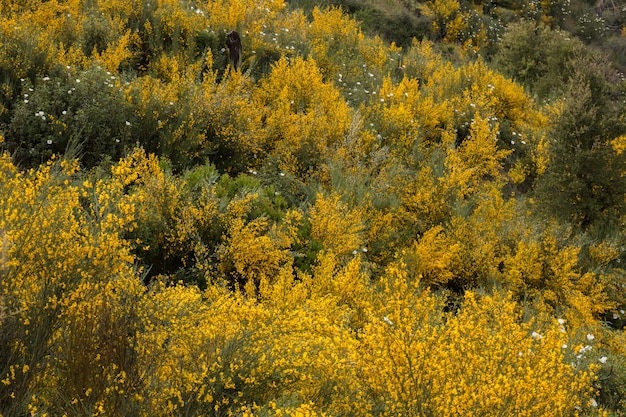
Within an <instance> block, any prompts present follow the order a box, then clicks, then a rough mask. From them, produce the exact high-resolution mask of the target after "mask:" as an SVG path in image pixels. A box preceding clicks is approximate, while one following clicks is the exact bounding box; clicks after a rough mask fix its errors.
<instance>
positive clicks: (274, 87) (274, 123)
mask: <svg viewBox="0 0 626 417" xmlns="http://www.w3.org/2000/svg"><path fill="white" fill-rule="evenodd" d="M256 104H257V105H258V106H260V107H261V108H262V109H263V118H264V120H265V122H264V129H265V132H266V133H265V134H266V135H267V138H266V142H265V143H264V144H263V145H264V146H265V149H267V151H268V152H269V153H270V154H271V155H274V156H276V157H277V158H278V161H279V165H280V167H281V169H283V170H285V171H288V172H292V173H296V174H299V175H301V176H304V177H306V176H309V175H311V174H312V173H313V171H314V170H315V168H316V166H317V164H318V163H319V159H320V158H321V156H322V155H324V154H327V153H328V152H329V151H330V149H332V145H333V144H334V143H336V142H338V141H339V139H340V138H341V137H342V136H343V134H345V133H346V131H347V129H348V126H349V124H350V121H351V116H350V112H349V108H348V106H347V105H346V103H345V102H344V100H343V99H342V98H341V96H340V94H339V92H338V91H337V90H336V89H335V88H334V87H333V86H332V85H331V84H329V83H326V82H324V80H323V78H322V74H321V73H320V71H319V69H318V67H317V65H316V64H315V61H313V60H312V59H308V60H304V59H302V58H299V57H298V58H295V60H291V62H290V61H287V59H285V58H281V59H280V60H279V61H278V62H277V63H276V64H275V65H274V66H273V68H272V72H271V73H270V74H269V75H268V77H267V78H266V79H264V80H263V81H262V82H261V85H260V88H259V90H258V93H257V95H256Z"/></svg>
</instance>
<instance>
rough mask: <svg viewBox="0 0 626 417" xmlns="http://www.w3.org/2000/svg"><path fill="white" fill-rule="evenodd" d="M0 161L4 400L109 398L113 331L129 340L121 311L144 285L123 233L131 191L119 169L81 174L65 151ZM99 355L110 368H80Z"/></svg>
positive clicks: (119, 352)
mask: <svg viewBox="0 0 626 417" xmlns="http://www.w3.org/2000/svg"><path fill="white" fill-rule="evenodd" d="M1 164H2V167H1V172H2V174H0V175H1V177H2V181H0V184H1V185H0V187H2V196H3V197H2V199H1V200H0V201H1V202H0V204H1V206H0V229H1V230H3V235H4V236H3V248H2V249H3V251H4V253H5V255H4V257H5V260H4V262H3V264H4V265H3V279H2V280H1V284H0V285H2V294H3V296H4V303H5V305H6V308H7V310H8V311H11V312H12V314H11V316H10V319H9V321H7V322H5V323H4V325H3V332H4V333H5V336H4V337H3V339H2V340H3V344H2V352H3V358H5V359H4V360H3V364H2V378H3V384H2V386H1V389H2V394H1V399H0V401H1V402H2V404H3V406H2V408H3V410H6V411H7V412H11V410H19V409H20V407H24V406H25V405H26V404H29V403H30V404H31V406H32V407H49V408H50V409H59V408H58V407H61V408H62V407H63V404H65V403H66V402H67V404H66V405H67V406H68V407H70V404H71V407H73V406H75V405H76V404H77V402H79V403H81V404H82V405H88V406H89V407H92V406H95V405H96V404H102V403H98V401H102V402H107V401H108V399H110V398H111V397H110V396H109V395H108V394H110V392H108V391H107V390H109V389H110V388H111V387H112V386H113V385H111V384H112V380H113V379H115V378H116V377H117V376H119V375H118V371H119V372H122V371H123V369H122V368H123V367H124V363H122V362H123V360H124V359H123V356H124V355H125V353H124V352H123V350H124V349H126V350H125V352H128V348H127V347H126V348H125V347H124V345H123V344H121V345H119V347H118V348H115V347H113V346H111V345H108V342H107V340H108V338H114V339H116V338H117V339H116V340H123V341H125V340H126V338H127V333H123V334H120V333H118V332H120V331H122V329H124V328H125V326H132V317H128V316H126V315H125V314H122V313H121V311H122V310H123V308H128V307H130V305H129V306H127V307H123V305H124V304H125V303H126V301H128V300H129V299H131V300H132V299H133V297H136V296H137V294H138V292H139V291H140V289H139V288H138V287H137V286H136V284H138V282H139V281H138V279H137V278H136V272H135V270H134V269H133V267H132V262H133V260H134V257H133V256H132V255H131V254H130V245H129V244H128V242H126V241H125V240H124V239H123V238H122V234H123V232H124V231H125V230H132V228H133V227H134V208H133V199H132V197H130V196H127V195H124V186H125V184H124V181H123V180H122V179H121V178H120V177H114V179H111V180H110V181H104V180H98V181H97V182H95V183H93V182H91V181H89V180H86V181H83V182H82V183H81V182H80V181H78V179H77V174H76V172H77V170H78V166H77V164H76V163H74V162H68V161H67V160H53V161H51V162H49V163H48V164H46V165H43V166H41V167H40V168H39V169H37V170H30V171H27V172H20V171H18V170H17V169H16V168H15V167H14V166H13V165H12V164H11V162H10V159H9V157H8V155H7V154H4V155H3V156H2V158H1ZM107 294H108V295H107ZM105 295H106V296H105ZM101 296H102V297H103V298H99V297H101ZM98 314H102V315H101V316H98ZM126 319H129V320H128V321H126ZM120 338H121V339H120ZM78 352H80V354H79V353H78ZM66 355H67V356H66ZM94 361H101V364H102V367H103V368H106V372H103V371H99V373H101V376H94V375H91V374H87V375H84V376H80V375H82V374H83V372H82V371H81V369H83V368H82V367H84V366H85V365H86V364H93V363H94ZM115 368H117V370H116V369H115ZM18 369H19V372H16V370H18ZM108 378H111V379H108ZM50 387H54V389H50ZM87 391H88V392H87ZM105 391H106V392H105ZM30 392H33V393H37V395H36V396H33V397H32V398H31V395H30V394H29V393H30ZM91 393H93V394H94V396H92V398H91V399H89V400H87V399H86V397H87V396H89V395H90V394H91ZM92 399H94V400H93V401H92ZM7 401H8V402H7ZM107 403H108V402H107ZM9 404H12V405H11V406H9ZM14 407H15V408H14Z"/></svg>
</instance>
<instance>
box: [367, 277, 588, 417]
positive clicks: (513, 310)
mask: <svg viewBox="0 0 626 417" xmlns="http://www.w3.org/2000/svg"><path fill="white" fill-rule="evenodd" d="M382 284H383V293H382V294H381V299H380V301H379V302H380V303H381V304H380V307H378V308H377V311H376V316H375V317H374V318H373V319H372V320H371V322H370V323H368V325H367V326H366V327H365V329H364V331H363V334H362V336H361V340H362V343H361V345H360V346H359V349H360V355H359V366H360V368H361V369H362V377H363V382H364V384H365V386H366V387H367V388H366V389H367V392H368V393H370V395H371V398H372V399H377V400H378V402H377V404H378V407H379V408H378V414H379V415H398V414H403V415H415V416H422V415H433V414H435V415H442V416H447V415H480V414H487V415H492V414H498V413H502V414H506V415H513V414H514V415H529V416H531V415H570V413H572V412H573V411H574V409H575V408H576V407H586V406H587V403H586V399H587V397H586V396H587V395H588V391H587V390H588V389H589V386H590V385H589V384H590V382H591V380H592V374H591V373H589V372H585V371H578V370H577V369H576V368H575V367H573V366H572V365H570V364H567V363H565V361H564V353H563V348H562V345H563V344H565V343H566V341H567V336H566V335H565V334H564V333H562V332H561V331H560V329H559V326H558V325H557V324H556V323H555V324H548V325H541V324H540V323H533V322H532V321H531V322H524V321H520V313H519V307H518V306H517V305H516V303H515V302H513V301H512V300H511V298H510V296H508V295H500V294H497V293H496V294H494V295H492V296H487V295H483V296H480V295H478V294H476V293H471V292H470V293H467V294H466V296H465V299H464V302H463V304H462V305H461V306H460V310H459V311H458V312H456V313H454V314H452V313H449V314H445V313H442V308H443V306H444V301H443V299H442V298H440V297H437V296H435V295H433V294H430V293H429V292H428V291H424V290H421V289H420V285H419V280H408V279H407V275H406V273H405V272H403V270H402V269H397V268H396V269H392V270H389V271H388V273H387V275H386V277H385V278H384V281H383V283H382ZM556 380H558V381H559V383H558V384H555V383H554V381H556ZM381 400H382V401H381Z"/></svg>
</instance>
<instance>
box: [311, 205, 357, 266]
mask: <svg viewBox="0 0 626 417" xmlns="http://www.w3.org/2000/svg"><path fill="white" fill-rule="evenodd" d="M362 216H363V215H362V213H361V210H359V209H352V208H350V207H348V205H346V204H345V203H343V202H342V201H341V200H340V198H339V196H338V195H336V194H335V195H329V196H325V195H324V194H321V193H319V194H317V197H316V199H315V204H314V205H313V207H311V213H310V217H311V224H312V230H311V237H312V238H313V239H315V240H316V241H318V242H319V243H320V244H321V245H322V247H323V248H324V249H325V250H327V251H328V252H332V253H333V254H335V255H337V256H344V255H347V254H350V253H352V252H361V251H362V249H363V247H364V246H363V245H364V244H365V241H364V239H363V238H364V236H363V228H364V225H363V223H362V220H361V219H362V218H363V217H362Z"/></svg>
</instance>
